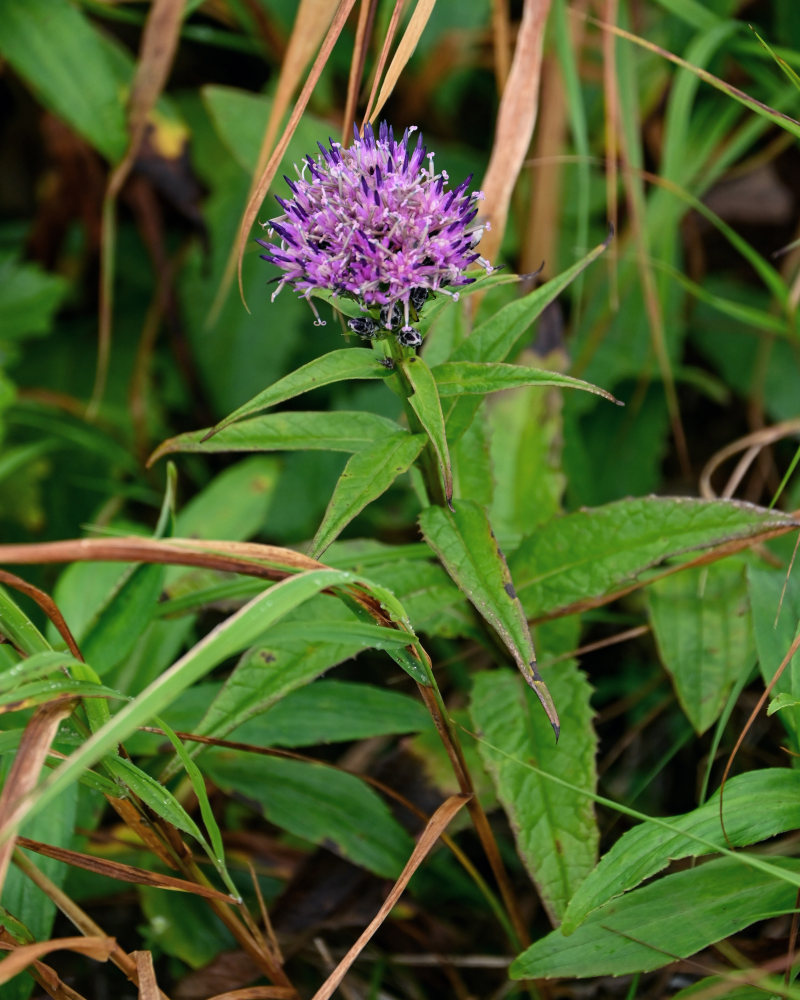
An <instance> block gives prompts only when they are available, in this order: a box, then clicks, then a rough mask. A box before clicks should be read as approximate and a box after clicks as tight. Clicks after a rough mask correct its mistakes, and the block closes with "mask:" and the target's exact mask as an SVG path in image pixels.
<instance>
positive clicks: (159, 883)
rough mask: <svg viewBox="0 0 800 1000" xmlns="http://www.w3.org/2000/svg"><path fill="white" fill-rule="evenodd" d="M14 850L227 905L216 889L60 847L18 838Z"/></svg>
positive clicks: (225, 899) (107, 875) (226, 898)
mask: <svg viewBox="0 0 800 1000" xmlns="http://www.w3.org/2000/svg"><path fill="white" fill-rule="evenodd" d="M17 846H18V847H24V848H25V850H27V851H35V852H36V853H37V854H42V855H44V856H45V857H47V858H54V859H55V860H56V861H63V862H64V863H65V864H68V865H73V866H74V867H75V868H83V869H85V870H86V871H89V872H95V873H96V874H97V875H105V876H106V877H107V878H113V879H117V881H119V882H131V883H133V884H134V885H151V886H154V887H155V888H156V889H170V890H173V891H175V892H190V893H193V894H194V895H195V896H204V897H206V898H207V899H218V900H220V901H221V902H223V903H228V902H230V897H229V896H227V895H226V894H225V893H224V892H219V891H218V890H217V889H212V888H211V887H210V886H205V885H199V884H198V883H196V882H188V881H187V880H186V879H181V878H174V877H173V876H171V875H160V874H158V873H157V872H150V871H147V870H146V869H145V868H137V867H135V866H134V865H126V864H123V863H122V862H120V861H109V860H107V859H106V858H96V857H93V856H92V855H91V854H83V853H81V852H80V851H71V850H68V849H67V848H64V847H54V846H52V845H51V844H43V843H41V842H40V841H38V840H29V839H28V838H27V837H18V838H17Z"/></svg>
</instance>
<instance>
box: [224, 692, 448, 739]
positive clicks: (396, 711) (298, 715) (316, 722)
mask: <svg viewBox="0 0 800 1000" xmlns="http://www.w3.org/2000/svg"><path fill="white" fill-rule="evenodd" d="M431 726H432V723H431V718H430V716H429V715H428V713H427V711H426V710H425V708H424V706H423V705H422V704H421V703H420V702H419V701H416V700H415V699H413V698H410V697H409V696H408V695H407V694H400V692H399V691H387V690H385V689H384V688H379V687H373V686H372V685H370V684H353V683H352V682H350V681H329V680H321V681H316V682H315V683H313V684H308V685H306V687H303V688H300V689H299V690H297V691H293V692H292V693H291V694H288V695H286V697H285V698H282V699H281V700H280V701H278V702H277V703H276V704H274V705H272V707H271V708H268V709H267V711H266V712H264V713H263V714H262V715H259V716H258V717H257V718H253V719H250V721H249V722H246V723H245V724H244V725H242V726H238V727H237V728H236V729H235V730H234V731H233V735H232V739H235V740H237V741H238V742H243V743H253V744H255V745H257V746H270V747H271V746H277V747H303V746H314V745H315V744H317V743H336V742H341V741H344V740H363V739H368V738H369V737H371V736H383V735H385V734H389V733H416V732H419V731H420V730H423V729H428V728H431Z"/></svg>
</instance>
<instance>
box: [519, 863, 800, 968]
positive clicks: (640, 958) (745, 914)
mask: <svg viewBox="0 0 800 1000" xmlns="http://www.w3.org/2000/svg"><path fill="white" fill-rule="evenodd" d="M772 864H773V865H774V866H775V868H779V869H783V870H785V871H786V873H787V874H791V875H792V876H794V877H795V878H796V877H797V875H798V874H800V861H798V860H797V859H796V858H775V859H773V861H772ZM796 896H797V888H796V886H795V885H793V884H791V883H790V882H789V881H783V880H782V879H780V878H778V877H776V876H775V875H772V874H770V873H767V872H763V871H759V870H757V869H754V868H749V867H745V865H743V864H742V863H741V862H739V861H738V860H737V859H736V858H720V859H718V860H716V861H709V862H708V863H707V864H703V865H699V866H698V867H696V868H691V869H688V870H687V871H683V872H678V874H676V875H667V876H666V877H665V878H662V879H659V880H658V881H657V882H654V883H653V884H651V885H647V886H645V887H644V888H641V889H635V890H634V891H633V892H629V893H628V894H627V895H625V896H623V897H622V898H621V899H617V900H614V901H613V902H610V903H607V904H606V905H605V906H603V907H601V908H600V909H599V910H597V911H595V912H594V913H593V914H592V915H591V916H590V917H589V918H588V919H587V920H586V922H585V923H583V924H581V926H580V927H579V928H578V929H577V930H576V931H575V933H574V934H570V935H569V936H567V935H565V934H563V933H562V932H561V931H560V930H557V931H553V932H552V933H551V934H548V935H547V936H546V937H543V938H541V939H540V940H539V941H537V942H536V943H535V944H533V945H531V947H530V948H528V949H527V950H526V951H524V952H523V953H522V954H521V955H520V956H519V957H518V958H517V959H516V960H515V961H514V962H513V964H512V965H511V976H512V978H514V979H540V978H541V979H551V978H558V977H562V976H563V977H568V978H570V979H574V978H576V977H577V978H581V979H582V978H586V977H588V976H622V975H627V974H630V973H635V972H649V971H650V970H651V969H658V968H660V967H661V966H663V965H667V964H669V963H670V962H672V961H674V959H675V958H688V957H689V956H690V955H694V954H696V953H697V952H698V951H701V950H702V949H703V948H706V947H708V945H710V944H713V943H715V942H716V941H722V940H723V939H724V938H727V937H729V936H730V935H731V934H735V933H736V932H737V931H740V930H742V929H743V928H745V927H747V926H749V925H750V924H752V923H755V921H757V920H767V919H769V918H770V917H773V916H778V915H782V914H786V913H791V912H792V911H793V910H794V908H795V899H796Z"/></svg>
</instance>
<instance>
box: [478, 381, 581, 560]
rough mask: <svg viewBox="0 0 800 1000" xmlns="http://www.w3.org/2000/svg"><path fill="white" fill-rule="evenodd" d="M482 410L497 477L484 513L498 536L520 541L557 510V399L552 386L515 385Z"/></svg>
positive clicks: (560, 477)
mask: <svg viewBox="0 0 800 1000" xmlns="http://www.w3.org/2000/svg"><path fill="white" fill-rule="evenodd" d="M486 409H487V416H488V424H489V430H490V446H489V447H490V451H491V459H492V467H493V469H494V477H495V482H496V487H495V490H494V496H493V498H492V503H491V506H490V507H489V518H490V520H491V522H492V524H493V525H494V529H495V531H496V532H497V535H498V537H500V538H502V539H503V540H504V541H505V540H511V541H513V544H514V545H519V542H520V541H521V539H522V538H523V537H524V536H525V535H527V534H530V532H531V531H532V530H533V528H535V527H536V526H537V525H539V524H542V523H544V522H546V521H549V520H550V519H551V518H552V517H554V516H555V515H556V514H558V513H559V512H560V503H561V496H562V494H563V492H564V485H565V481H566V480H565V476H564V472H563V470H562V464H561V441H562V420H561V399H560V396H559V394H558V393H557V392H553V391H547V392H538V391H536V390H535V389H520V390H516V391H515V392H508V393H504V394H503V395H502V396H495V397H494V398H493V399H492V400H490V401H489V403H488V405H487V408H486ZM480 422H481V421H477V420H476V421H475V423H474V424H473V427H474V426H476V425H478V424H479V423H480ZM465 437H466V435H465Z"/></svg>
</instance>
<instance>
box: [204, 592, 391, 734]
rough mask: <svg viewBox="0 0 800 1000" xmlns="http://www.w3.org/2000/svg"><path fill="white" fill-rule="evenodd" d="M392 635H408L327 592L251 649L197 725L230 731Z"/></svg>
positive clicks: (212, 730)
mask: <svg viewBox="0 0 800 1000" xmlns="http://www.w3.org/2000/svg"><path fill="white" fill-rule="evenodd" d="M389 633H393V635H391V634H389ZM391 639H393V641H394V642H395V643H399V642H402V641H406V642H407V641H408V637H407V636H405V634H404V633H398V632H397V631H396V630H394V629H392V630H390V629H385V628H380V627H379V626H376V625H373V624H370V623H365V622H360V621H358V620H357V619H356V618H355V617H354V616H353V615H352V613H351V612H350V611H349V610H348V609H347V608H346V607H345V606H344V605H343V604H342V603H341V602H340V601H337V600H336V599H335V598H333V597H329V596H327V595H321V596H319V597H317V598H315V599H314V600H312V601H310V602H309V603H308V605H307V606H306V607H302V608H298V609H297V610H296V611H295V612H293V614H292V620H291V621H286V622H282V623H280V624H278V625H275V626H273V627H272V628H271V629H270V631H269V635H268V636H267V637H266V639H265V640H264V641H262V642H259V643H258V644H257V645H256V646H254V647H253V648H252V649H251V650H248V652H247V653H246V654H245V656H243V657H242V659H241V660H240V661H239V663H238V664H237V665H236V668H235V670H234V671H233V673H232V674H231V675H230V677H229V678H228V679H227V680H226V682H225V684H224V685H223V686H222V690H221V691H220V692H219V694H218V695H217V697H216V698H215V699H214V701H213V702H212V703H211V704H210V705H209V706H208V710H207V711H206V713H205V715H204V716H203V719H202V720H201V721H200V723H199V724H198V725H197V726H196V727H195V730H194V731H195V732H197V733H199V734H200V735H202V736H217V737H224V736H227V735H228V734H229V733H230V732H231V731H232V730H233V729H235V728H236V727H237V726H240V725H242V724H243V723H244V722H246V721H247V720H248V719H250V718H252V717H253V716H255V715H259V714H260V713H262V712H264V711H265V710H266V709H268V708H269V707H270V706H271V705H274V704H275V703H276V702H277V701H278V700H279V699H280V698H283V697H284V696H286V695H287V694H289V693H290V692H291V691H294V690H295V689H296V688H299V687H302V686H303V685H304V684H308V682H309V681H312V680H314V679H315V678H316V677H318V676H319V675H320V674H322V673H324V672H325V671H326V670H330V669H331V668H332V667H335V666H336V665H337V664H339V663H341V662H342V661H343V660H347V659H350V657H352V656H355V655H356V653H359V652H360V651H361V650H363V649H369V648H370V647H375V646H378V645H379V644H380V645H383V646H385V647H388V645H389V642H390V640H391Z"/></svg>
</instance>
